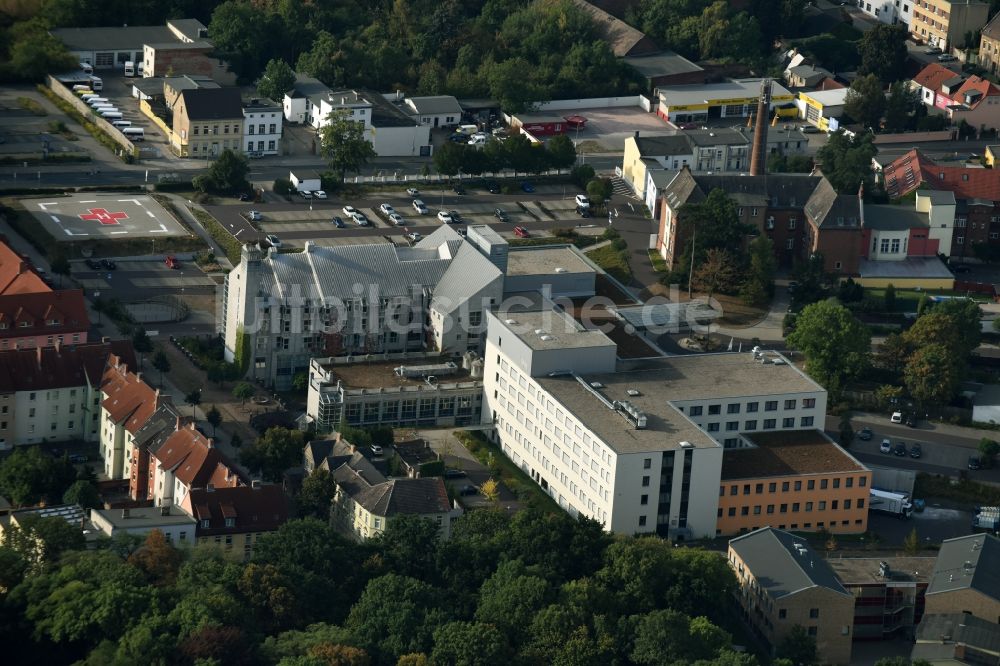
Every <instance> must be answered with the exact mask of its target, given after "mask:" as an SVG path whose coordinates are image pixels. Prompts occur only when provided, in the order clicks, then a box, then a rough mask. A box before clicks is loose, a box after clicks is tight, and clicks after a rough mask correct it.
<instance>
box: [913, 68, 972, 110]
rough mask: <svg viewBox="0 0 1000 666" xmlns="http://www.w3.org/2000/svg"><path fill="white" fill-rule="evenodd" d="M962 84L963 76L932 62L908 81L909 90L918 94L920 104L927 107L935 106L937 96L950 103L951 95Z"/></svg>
mask: <svg viewBox="0 0 1000 666" xmlns="http://www.w3.org/2000/svg"><path fill="white" fill-rule="evenodd" d="M964 82H965V76H964V75H962V74H957V73H955V71H954V70H951V69H948V68H947V67H945V66H944V65H939V64H938V63H936V62H932V63H930V64H929V65H927V66H926V67H924V68H923V69H922V70H920V71H919V72H917V74H916V75H915V76H914V77H913V78H912V79H911V80H910V88H911V89H913V90H916V91H917V92H918V94H919V95H920V101H921V102H923V103H924V104H926V105H927V106H937V102H936V100H937V96H938V95H942V96H944V97H945V98H946V99H947V100H949V101H950V100H951V95H952V94H953V93H954V92H955V91H956V90H958V87H959V86H960V85H962V83H964Z"/></svg>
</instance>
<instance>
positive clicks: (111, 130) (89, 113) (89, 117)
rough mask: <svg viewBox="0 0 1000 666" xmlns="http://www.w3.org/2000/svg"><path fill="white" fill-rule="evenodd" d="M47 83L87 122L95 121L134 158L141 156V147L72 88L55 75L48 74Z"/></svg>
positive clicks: (50, 88) (95, 123)
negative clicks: (95, 111) (95, 110)
mask: <svg viewBox="0 0 1000 666" xmlns="http://www.w3.org/2000/svg"><path fill="white" fill-rule="evenodd" d="M45 85H46V86H48V88H49V90H51V91H52V92H53V93H55V94H56V96H57V97H60V98H61V99H63V100H64V101H66V102H67V103H68V104H69V105H70V106H72V107H73V108H74V109H75V110H76V111H77V112H78V113H79V114H80V115H81V116H83V118H84V119H85V120H86V121H87V122H90V123H93V124H94V125H95V126H97V128H98V129H100V130H101V131H102V132H104V133H105V134H107V135H108V137H110V138H111V140H112V141H114V142H115V143H117V144H118V145H119V146H121V147H122V148H123V149H124V150H126V151H127V152H128V154H130V155H131V156H132V157H133V158H135V159H138V158H139V149H138V148H136V145H135V144H134V143H132V142H131V141H129V140H128V138H126V136H125V135H124V134H122V132H121V130H120V129H118V128H117V127H115V126H114V125H112V124H111V123H109V122H108V121H107V120H105V119H104V118H101V117H100V116H98V115H96V114H95V113H94V110H93V109H91V108H90V107H89V106H87V104H86V102H84V101H83V100H82V99H80V98H79V97H77V96H76V95H75V94H74V93H73V91H72V90H70V89H69V88H67V87H66V86H64V85H63V84H62V83H60V82H59V81H58V80H57V79H55V78H54V77H52V76H48V75H47V76H46V77H45Z"/></svg>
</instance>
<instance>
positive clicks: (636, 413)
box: [614, 400, 646, 430]
mask: <svg viewBox="0 0 1000 666" xmlns="http://www.w3.org/2000/svg"><path fill="white" fill-rule="evenodd" d="M614 405H615V411H616V412H618V413H619V414H621V415H622V416H624V417H625V418H626V419H628V420H629V421H630V422H631V423H632V425H634V426H635V429H636V430H644V429H645V428H646V413H645V412H644V411H642V410H641V409H639V408H638V407H636V406H635V405H633V404H632V403H631V402H629V401H628V400H622V401H615V403H614Z"/></svg>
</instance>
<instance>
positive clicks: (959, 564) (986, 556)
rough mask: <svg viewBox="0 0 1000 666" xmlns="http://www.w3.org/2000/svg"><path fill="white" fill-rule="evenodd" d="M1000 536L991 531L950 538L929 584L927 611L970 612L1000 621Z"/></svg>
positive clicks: (993, 620)
mask: <svg viewBox="0 0 1000 666" xmlns="http://www.w3.org/2000/svg"><path fill="white" fill-rule="evenodd" d="M997 562H1000V539H998V538H997V537H995V536H992V535H990V534H971V535H969V536H964V537H957V538H955V539H946V540H945V541H944V542H942V543H941V549H940V550H939V551H938V557H937V564H936V566H935V567H934V574H933V576H932V577H931V581H930V585H928V587H927V605H926V612H927V613H928V614H932V613H968V614H970V615H974V616H975V617H978V618H982V619H983V620H986V621H987V622H998V623H1000V567H998V566H997Z"/></svg>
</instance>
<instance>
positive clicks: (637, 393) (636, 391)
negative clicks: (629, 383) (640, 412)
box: [625, 389, 642, 398]
mask: <svg viewBox="0 0 1000 666" xmlns="http://www.w3.org/2000/svg"><path fill="white" fill-rule="evenodd" d="M625 393H627V394H628V395H629V396H631V397H633V398H635V397H637V396H640V395H642V393H641V392H640V391H639V389H627V390H626V391H625Z"/></svg>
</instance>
